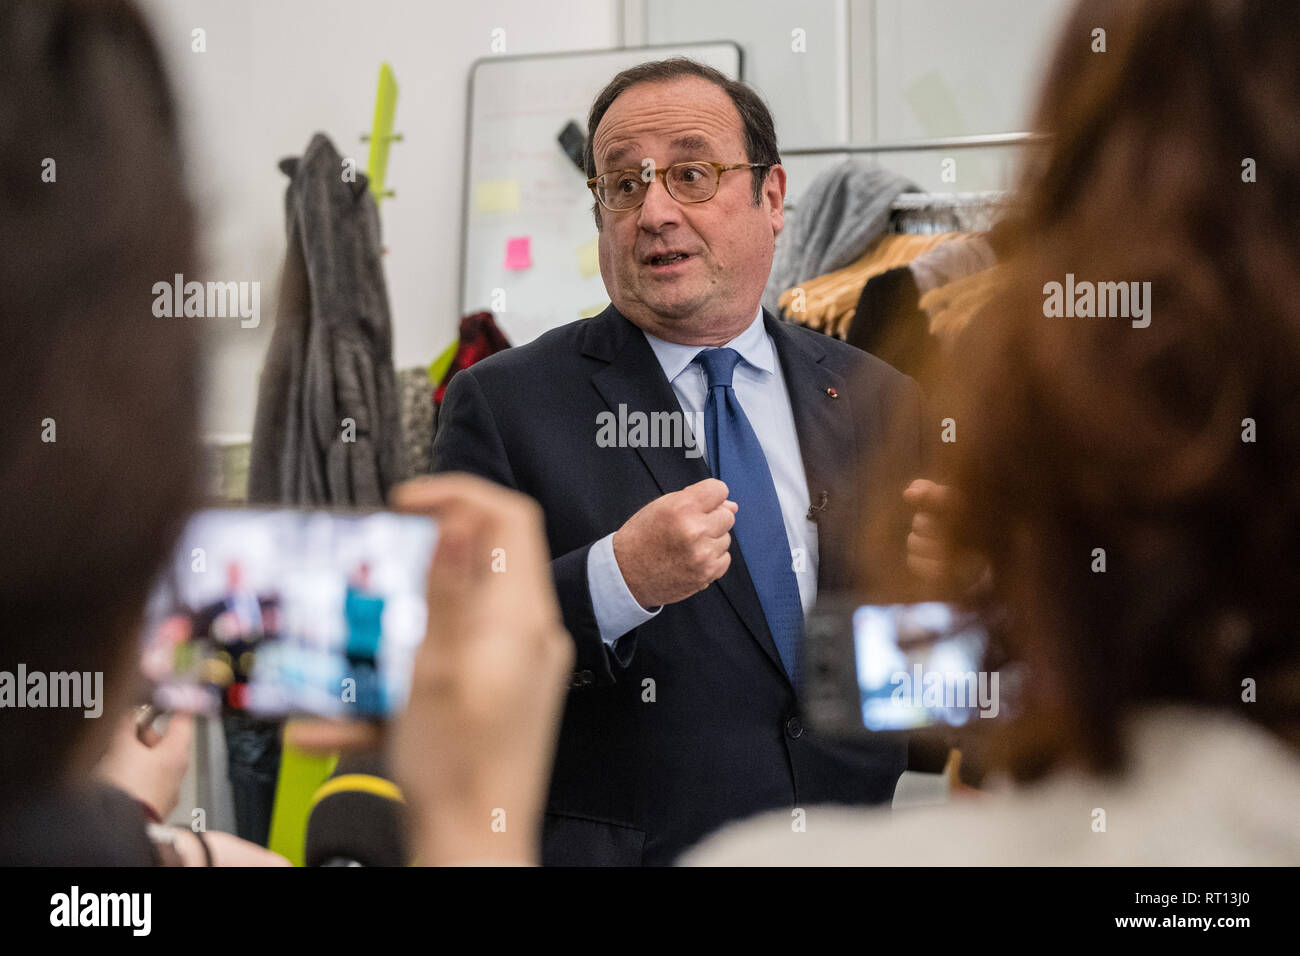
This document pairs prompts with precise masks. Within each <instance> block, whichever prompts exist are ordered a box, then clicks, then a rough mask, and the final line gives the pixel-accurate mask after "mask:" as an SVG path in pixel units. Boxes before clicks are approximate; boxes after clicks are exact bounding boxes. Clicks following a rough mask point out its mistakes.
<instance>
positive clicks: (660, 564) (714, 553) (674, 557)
mask: <svg viewBox="0 0 1300 956" xmlns="http://www.w3.org/2000/svg"><path fill="white" fill-rule="evenodd" d="M738 507H739V505H737V504H736V503H735V502H734V501H728V500H727V486H726V485H724V484H723V483H722V482H721V481H719V480H718V479H716V478H706V479H704V480H703V481H699V482H696V483H695V484H693V485H690V486H688V487H686V488H683V489H682V490H681V491H674V492H672V493H671V494H667V495H664V496H663V497H661V498H656V499H655V500H654V501H652V502H650V503H649V504H648V505H646V506H645V507H644V508H642V509H641V510H640V511H638V512H637V513H636V514H634V515H633V516H632V517H630V518H628V519H627V523H626V524H624V525H623V527H621V528H619V529H618V531H616V532H615V533H614V558H615V560H617V561H618V569H619V570H620V571H621V572H622V573H623V580H624V581H626V582H627V588H628V590H629V591H631V592H632V596H633V597H634V598H636V601H637V603H638V604H640V605H641V606H642V607H643V608H647V609H648V608H653V607H658V606H659V605H662V604H674V603H676V602H677V601H682V600H685V599H686V598H688V597H690V596H691V595H692V594H695V593H696V592H697V591H703V590H704V589H705V588H706V587H708V586H709V585H710V584H712V583H713V582H714V581H716V580H718V578H720V577H722V576H723V575H724V574H726V573H727V568H729V567H730V566H731V555H730V554H729V553H728V550H727V549H728V548H730V547H731V527H732V525H733V524H735V523H736V509H737V508H738Z"/></svg>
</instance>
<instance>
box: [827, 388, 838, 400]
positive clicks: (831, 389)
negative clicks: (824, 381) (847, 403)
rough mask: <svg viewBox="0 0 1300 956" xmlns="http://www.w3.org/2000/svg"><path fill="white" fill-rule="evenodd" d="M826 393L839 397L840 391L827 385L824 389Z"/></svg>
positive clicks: (832, 396)
mask: <svg viewBox="0 0 1300 956" xmlns="http://www.w3.org/2000/svg"><path fill="white" fill-rule="evenodd" d="M826 394H827V395H829V396H830V397H831V398H839V397H840V393H839V392H837V391H835V389H833V388H830V387H827V389H826Z"/></svg>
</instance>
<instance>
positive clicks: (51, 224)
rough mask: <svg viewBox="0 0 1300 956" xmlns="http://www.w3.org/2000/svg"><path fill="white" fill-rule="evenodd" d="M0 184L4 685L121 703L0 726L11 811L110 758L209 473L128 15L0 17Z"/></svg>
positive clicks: (181, 241) (160, 80) (140, 52)
mask: <svg viewBox="0 0 1300 956" xmlns="http://www.w3.org/2000/svg"><path fill="white" fill-rule="evenodd" d="M0 168H3V169H4V170H5V175H4V180H3V185H0V249H3V250H4V254H3V255H0V304H2V305H0V408H2V409H3V410H4V415H5V420H6V427H5V437H4V442H3V443H2V444H0V541H3V542H4V546H3V548H0V620H3V626H4V633H5V636H4V640H3V643H2V644H0V670H6V671H9V672H11V673H14V672H16V670H17V668H18V665H19V664H24V665H25V666H26V669H27V671H28V672H29V673H30V672H32V671H45V672H59V671H62V672H88V671H89V672H103V674H104V686H105V689H106V695H107V696H108V706H106V707H105V708H104V711H103V712H104V715H105V716H104V717H103V718H102V719H100V720H88V719H86V718H84V717H83V715H82V711H81V710H80V709H76V708H63V709H54V708H43V709H18V708H13V707H7V708H5V709H4V710H0V722H2V723H0V730H2V732H0V796H4V795H6V794H11V793H14V792H16V791H18V790H22V789H31V788H35V787H42V786H51V785H58V784H60V783H62V782H64V781H66V780H69V779H71V778H73V777H74V776H75V775H78V774H79V773H80V772H81V771H83V770H84V769H85V768H86V767H87V766H88V765H89V761H91V760H93V759H94V757H95V756H96V755H97V753H98V748H99V745H100V743H101V742H102V740H103V739H105V738H106V736H107V735H108V733H109V732H110V731H111V725H112V723H113V715H116V714H118V713H120V711H121V707H122V706H124V705H125V703H127V696H126V695H127V692H128V690H129V689H130V687H131V684H132V682H133V681H134V680H135V678H136V675H137V666H136V660H137V659H138V656H139V645H138V639H137V625H138V622H139V620H140V618H141V614H142V609H143V605H144V601H145V599H146V596H147V593H148V590H149V585H150V583H151V581H152V580H153V578H154V576H155V574H156V573H157V571H158V570H159V568H160V567H161V565H162V563H163V561H164V560H165V556H166V553H167V551H168V550H169V548H170V546H171V545H172V543H173V541H174V538H175V535H176V533H177V532H178V531H179V525H180V522H181V521H182V519H183V516H184V513H185V512H186V510H187V508H188V507H189V505H190V504H191V502H192V498H193V491H194V486H195V482H196V477H197V475H196V469H197V454H196V450H197V446H196V439H197V406H198V389H197V384H196V382H197V378H198V356H197V341H196V329H195V328H194V326H193V325H192V324H191V323H189V322H188V321H187V320H184V319H158V318H155V317H154V316H153V314H152V311H151V298H152V292H151V289H152V286H153V284H154V283H155V282H157V281H161V280H168V279H169V278H170V277H171V276H172V275H173V274H175V273H178V272H180V273H188V272H191V271H192V269H193V267H194V265H195V260H194V237H193V229H194V227H193V221H192V212H191V207H190V201H189V198H188V196H187V193H186V189H185V187H184V185H183V182H182V173H181V157H180V152H179V147H178V142H177V130H176V119H175V112H174V108H173V104H172V101H171V97H170V93H169V91H168V86H167V83H166V81H165V78H164V75H163V70H162V65H161V62H160V59H159V56H158V52H157V49H156V48H155V46H154V43H153V40H152V39H151V37H150V35H149V32H148V30H147V29H146V27H145V25H144V23H143V22H142V20H141V18H140V15H139V14H138V13H137V12H136V10H135V9H134V7H133V6H132V5H131V4H129V3H127V2H124V0H10V2H7V3H5V4H4V5H3V6H0ZM24 690H25V689H24V688H18V692H19V693H22V692H23V691H24Z"/></svg>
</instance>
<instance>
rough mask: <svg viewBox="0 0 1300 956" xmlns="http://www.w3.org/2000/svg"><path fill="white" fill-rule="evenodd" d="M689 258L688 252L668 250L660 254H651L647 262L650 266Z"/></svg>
mask: <svg viewBox="0 0 1300 956" xmlns="http://www.w3.org/2000/svg"><path fill="white" fill-rule="evenodd" d="M689 258H690V254H689V253H685V252H670V253H667V254H665V255H662V256H651V257H650V258H649V259H648V260H646V261H647V262H649V263H650V265H652V266H670V265H673V264H674V263H677V262H684V261H686V260H687V259H689Z"/></svg>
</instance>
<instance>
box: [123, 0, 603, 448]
mask: <svg viewBox="0 0 1300 956" xmlns="http://www.w3.org/2000/svg"><path fill="white" fill-rule="evenodd" d="M141 4H142V6H143V8H144V9H145V11H146V13H147V14H148V15H149V17H150V20H151V21H152V23H153V25H154V29H155V31H156V32H157V34H158V36H159V41H160V43H161V44H162V45H163V47H164V51H165V53H164V55H165V56H166V57H167V59H168V61H169V65H170V67H171V74H172V78H173V83H174V84H175V86H176V87H177V95H178V98H179V100H180V103H181V106H182V113H183V116H184V119H185V122H186V127H187V130H186V131H187V142H188V146H189V152H188V158H189V161H190V163H191V168H192V170H193V173H194V185H195V187H196V189H197V192H198V195H199V196H200V198H201V201H202V208H203V213H204V224H205V233H204V240H205V244H206V246H207V252H208V254H209V266H210V271H211V274H212V275H214V276H217V277H220V278H223V279H227V280H236V281H237V280H259V281H261V283H262V324H261V327H260V328H258V329H241V328H239V323H238V321H237V320H229V321H225V322H224V323H223V320H220V319H214V320H205V321H210V322H211V323H212V325H211V328H212V329H213V330H214V331H213V335H212V345H213V348H212V350H211V353H210V354H211V356H212V360H211V365H210V367H211V375H210V381H209V383H208V387H209V401H208V415H207V427H208V430H209V431H213V432H221V433H245V434H246V433H247V432H248V431H249V430H250V429H251V427H252V420H253V409H254V405H255V402H256V393H257V373H258V370H259V368H260V366H261V360H262V355H263V352H264V350H265V348H266V344H267V342H268V341H269V339H270V331H271V325H272V323H273V319H274V314H275V301H276V295H275V290H276V284H277V280H278V275H279V271H280V267H281V264H282V261H283V257H284V246H285V236H284V189H285V186H286V185H287V184H288V179H287V178H286V177H285V176H284V174H283V173H281V172H280V171H279V169H278V167H277V163H278V162H279V160H280V159H281V158H282V157H284V156H290V155H299V154H300V153H301V152H302V150H303V149H304V148H305V147H306V145H307V143H308V141H309V140H310V139H311V136H312V134H313V133H314V132H316V131H318V130H319V131H323V132H325V133H326V134H328V135H329V136H330V138H331V139H332V140H333V141H334V144H335V146H336V147H337V148H338V149H339V151H340V152H341V153H343V154H344V155H345V156H355V157H356V159H357V163H358V168H360V169H364V168H365V163H366V154H367V149H368V147H367V146H366V145H365V144H363V143H362V142H361V141H360V136H361V134H362V133H365V132H369V129H370V124H371V121H372V118H373V114H374V105H375V92H376V87H377V81H378V76H379V64H380V63H381V62H383V61H385V60H386V61H387V62H389V63H391V64H392V66H393V71H394V73H395V74H396V76H397V83H398V88H399V94H398V101H397V118H396V129H397V131H399V132H401V133H402V134H403V136H404V137H405V138H404V140H403V141H402V142H400V143H395V144H394V145H393V147H392V151H391V153H390V158H389V166H388V187H389V188H390V189H393V190H395V191H396V192H397V196H396V198H395V199H389V200H385V201H384V203H383V205H382V206H381V210H380V211H381V216H382V220H383V229H384V240H385V245H386V246H387V248H388V250H389V251H388V255H387V256H386V272H387V277H388V293H389V302H390V306H391V309H392V315H393V324H394V350H395V355H394V358H395V360H396V364H397V366H398V367H399V368H402V367H405V366H410V365H419V364H425V363H428V362H429V361H431V360H432V359H433V357H434V356H435V355H436V354H437V353H438V352H440V351H441V350H442V349H443V347H445V346H446V345H447V344H448V343H449V342H451V341H452V340H453V339H454V337H455V335H456V328H457V321H458V319H459V318H460V316H459V312H458V306H457V302H456V292H457V283H458V274H459V263H460V258H459V246H460V229H461V212H460V191H461V183H462V176H463V157H464V148H465V137H464V124H465V100H466V93H467V86H466V84H467V79H468V76H469V68H470V64H471V63H473V61H474V60H475V59H477V58H479V57H482V56H488V55H490V53H491V52H492V51H491V49H490V46H489V44H490V42H491V31H492V30H493V29H494V28H496V27H501V28H503V29H504V30H505V31H506V33H505V38H506V52H507V53H510V54H514V53H540V52H548V51H555V50H574V49H605V48H608V47H611V46H615V45H617V40H618V33H619V30H618V15H619V7H618V3H617V0H565V2H561V3H556V2H550V3H538V2H534V0H494V2H490V3H482V2H474V3H467V2H450V0H434V2H429V0H366V2H364V3H363V2H355V0H141ZM195 27H202V28H203V29H205V30H206V31H207V52H206V53H193V52H191V50H190V31H191V30H192V29H193V28H195Z"/></svg>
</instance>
